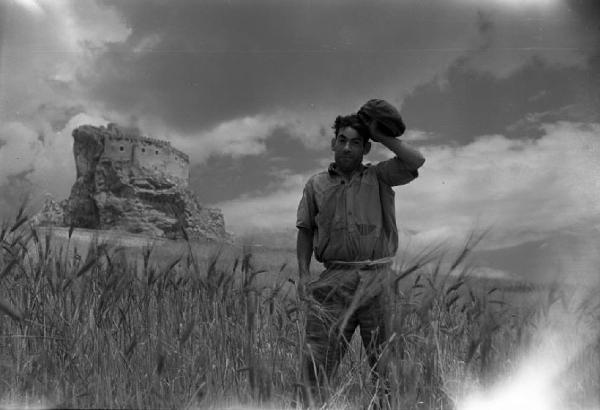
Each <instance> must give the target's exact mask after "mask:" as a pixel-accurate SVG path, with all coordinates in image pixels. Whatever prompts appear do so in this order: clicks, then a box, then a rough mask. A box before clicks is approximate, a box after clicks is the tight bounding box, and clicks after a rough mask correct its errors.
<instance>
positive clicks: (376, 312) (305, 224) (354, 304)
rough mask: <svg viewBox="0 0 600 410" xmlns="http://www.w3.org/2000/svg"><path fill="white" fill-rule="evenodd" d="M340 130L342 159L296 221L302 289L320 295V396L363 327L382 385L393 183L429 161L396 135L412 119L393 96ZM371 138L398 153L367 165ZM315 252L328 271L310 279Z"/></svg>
mask: <svg viewBox="0 0 600 410" xmlns="http://www.w3.org/2000/svg"><path fill="white" fill-rule="evenodd" d="M333 128H334V130H335V135H334V138H333V139H332V140H331V150H332V151H333V152H334V162H333V163H331V164H330V166H329V169H328V170H327V171H324V172H321V173H318V174H316V175H314V176H312V177H311V178H310V179H309V180H308V182H307V183H306V186H305V188H304V192H303V196H302V200H301V201H300V204H299V206H298V218H297V223H296V226H297V227H298V238H297V246H296V248H297V257H298V268H299V281H298V294H299V296H300V298H301V299H304V300H307V299H306V296H307V294H308V295H310V296H311V297H312V300H313V302H315V301H316V306H313V308H311V309H309V311H308V313H307V323H306V345H307V352H306V358H305V363H304V371H305V375H304V376H305V378H306V380H305V381H306V382H307V383H308V385H309V395H310V396H311V397H309V398H308V400H310V401H319V402H320V401H322V400H323V399H324V392H323V388H324V385H325V384H326V383H327V381H328V380H329V378H330V377H331V376H332V375H333V373H334V372H335V370H336V368H337V366H338V364H339V363H340V361H341V359H342V357H343V356H344V353H345V352H346V350H347V347H348V344H349V342H350V339H351V337H352V334H353V333H354V330H355V328H356V327H357V326H359V327H360V335H361V338H362V342H363V345H364V347H365V350H366V352H367V356H368V358H369V364H370V366H371V369H372V375H373V381H374V382H375V384H376V386H377V385H379V382H380V380H379V374H380V373H381V371H380V370H379V367H380V366H378V364H379V363H378V362H379V359H380V356H381V354H382V351H383V348H384V345H385V342H386V341H387V339H386V338H387V337H389V335H387V334H386V323H385V319H384V318H385V315H384V308H385V306H384V301H383V287H384V286H385V279H386V277H387V276H386V275H387V274H388V273H389V268H390V265H391V262H392V257H393V256H394V255H395V253H396V250H397V248H398V230H397V227H396V219H395V211H394V191H393V190H392V187H393V186H397V185H403V184H407V183H408V182H410V181H412V180H413V179H415V178H416V177H417V176H418V171H417V170H418V168H419V167H421V165H423V163H424V161H425V159H424V158H423V156H422V155H421V154H420V153H419V152H418V151H417V150H416V149H414V148H412V147H410V146H409V145H408V144H406V143H405V142H403V141H402V140H400V139H398V138H396V137H397V136H400V135H401V134H402V133H403V132H404V129H405V127H404V123H403V122H402V119H401V117H400V114H399V113H398V111H397V110H396V108H394V107H393V106H392V105H390V104H389V103H387V102H386V101H383V100H370V101H368V102H367V103H366V104H365V105H363V107H361V109H360V110H359V112H358V114H352V115H349V116H339V117H337V118H336V120H335V123H334V126H333ZM369 138H370V139H372V140H373V141H375V142H378V143H380V144H383V145H384V146H385V147H386V148H388V149H389V150H390V151H392V152H393V153H394V154H395V157H394V158H391V159H389V160H386V161H382V162H379V163H378V164H376V165H371V164H367V165H363V164H362V161H363V156H364V155H366V154H368V153H369V151H370V149H371V143H370V142H369ZM313 252H314V255H315V258H316V259H317V260H318V261H319V262H322V263H323V264H324V266H325V268H326V269H325V271H324V272H323V273H322V274H321V275H320V277H319V279H318V280H316V281H314V282H311V283H308V281H309V275H310V274H309V266H310V261H311V258H312V254H313Z"/></svg>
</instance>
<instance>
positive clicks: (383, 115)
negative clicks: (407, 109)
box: [358, 99, 406, 137]
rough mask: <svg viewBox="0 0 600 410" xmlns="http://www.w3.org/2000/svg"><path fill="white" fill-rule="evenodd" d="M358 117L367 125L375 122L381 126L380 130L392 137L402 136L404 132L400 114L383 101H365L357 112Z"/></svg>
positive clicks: (404, 128)
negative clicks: (372, 121)
mask: <svg viewBox="0 0 600 410" xmlns="http://www.w3.org/2000/svg"><path fill="white" fill-rule="evenodd" d="M358 117H359V118H360V119H361V120H362V121H363V122H365V123H367V124H368V123H369V122H370V121H371V120H377V122H378V124H380V125H383V127H381V128H383V129H384V130H385V129H387V131H389V132H390V133H391V136H393V137H398V136H400V135H402V134H404V131H405V130H406V126H405V125H404V121H402V117H400V112H398V110H397V109H396V107H394V106H393V105H392V104H390V103H389V102H387V101H385V100H377V99H373V100H369V101H367V102H366V103H365V104H364V105H363V106H362V107H360V110H358ZM386 133H387V132H386Z"/></svg>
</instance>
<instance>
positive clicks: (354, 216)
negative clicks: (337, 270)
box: [296, 158, 418, 262]
mask: <svg viewBox="0 0 600 410" xmlns="http://www.w3.org/2000/svg"><path fill="white" fill-rule="evenodd" d="M417 176H418V172H417V170H415V169H410V168H408V167H407V166H406V165H405V164H404V162H402V161H401V160H400V159H398V158H392V159H389V160H386V161H382V162H379V163H377V164H376V165H371V164H367V165H361V169H360V170H359V172H356V173H354V175H353V176H352V178H351V180H350V181H346V180H345V179H344V178H343V177H342V175H341V174H340V173H339V172H338V171H337V170H336V167H335V163H332V164H330V165H329V169H328V170H327V171H323V172H320V173H318V174H316V175H313V176H312V177H311V178H310V179H309V180H308V182H307V183H306V185H305V187H304V192H303V195H302V199H301V200H300V204H299V206H298V214H297V221H296V226H297V227H298V228H306V229H309V230H311V231H312V232H313V246H314V254H315V258H316V259H317V260H318V261H319V262H327V261H362V260H375V259H380V258H384V257H388V256H393V255H394V254H395V253H396V250H397V249H398V229H397V227H396V215H395V207H394V190H393V189H392V186H396V185H403V184H407V183H409V182H410V181H412V180H413V179H415V178H416V177H417Z"/></svg>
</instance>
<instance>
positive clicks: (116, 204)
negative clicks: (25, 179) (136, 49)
mask: <svg viewBox="0 0 600 410" xmlns="http://www.w3.org/2000/svg"><path fill="white" fill-rule="evenodd" d="M73 138H74V143H73V154H74V155H75V165H76V170H77V179H76V181H75V183H74V184H73V187H72V188H71V195H70V196H69V198H68V199H65V200H63V201H61V202H60V203H57V202H55V201H53V200H52V199H51V198H48V197H47V198H46V200H45V202H44V204H43V206H42V210H41V211H40V212H39V213H38V214H37V215H35V217H34V218H33V223H34V224H35V225H38V226H39V225H41V226H44V225H46V226H47V225H51V226H64V227H71V226H73V227H75V228H86V229H101V230H116V231H124V232H130V233H135V234H144V235H150V236H156V237H163V238H169V239H181V238H184V237H185V235H187V236H188V237H189V238H190V239H208V240H229V239H231V238H230V235H229V234H228V233H227V232H226V231H225V222H224V218H223V214H222V213H221V211H220V210H219V209H215V208H206V207H203V206H202V205H200V202H199V201H198V199H197V198H196V196H195V194H194V193H193V192H192V191H191V190H189V189H188V182H189V158H188V156H187V155H186V154H185V153H183V152H181V151H179V150H177V149H175V148H173V147H172V146H171V144H170V143H169V142H167V141H162V140H157V139H153V138H148V137H144V136H141V135H140V133H139V131H138V130H136V129H128V128H123V127H119V126H117V125H115V124H108V126H107V127H103V126H101V127H94V126H90V125H83V126H80V127H78V128H76V129H75V130H74V131H73ZM184 231H185V234H184Z"/></svg>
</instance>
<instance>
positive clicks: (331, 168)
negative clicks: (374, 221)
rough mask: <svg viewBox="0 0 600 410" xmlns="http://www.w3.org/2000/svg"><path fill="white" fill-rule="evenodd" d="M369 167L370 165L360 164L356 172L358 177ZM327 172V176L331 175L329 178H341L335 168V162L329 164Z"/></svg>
mask: <svg viewBox="0 0 600 410" xmlns="http://www.w3.org/2000/svg"><path fill="white" fill-rule="evenodd" d="M370 166H371V164H360V169H359V170H358V173H359V174H360V175H362V174H363V173H364V172H365V170H366V169H367V168H368V167H370ZM327 171H328V172H329V175H331V176H335V175H337V176H340V177H341V176H342V174H340V173H339V172H338V170H337V167H336V166H335V162H332V163H330V164H329V168H328V169H327Z"/></svg>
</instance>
